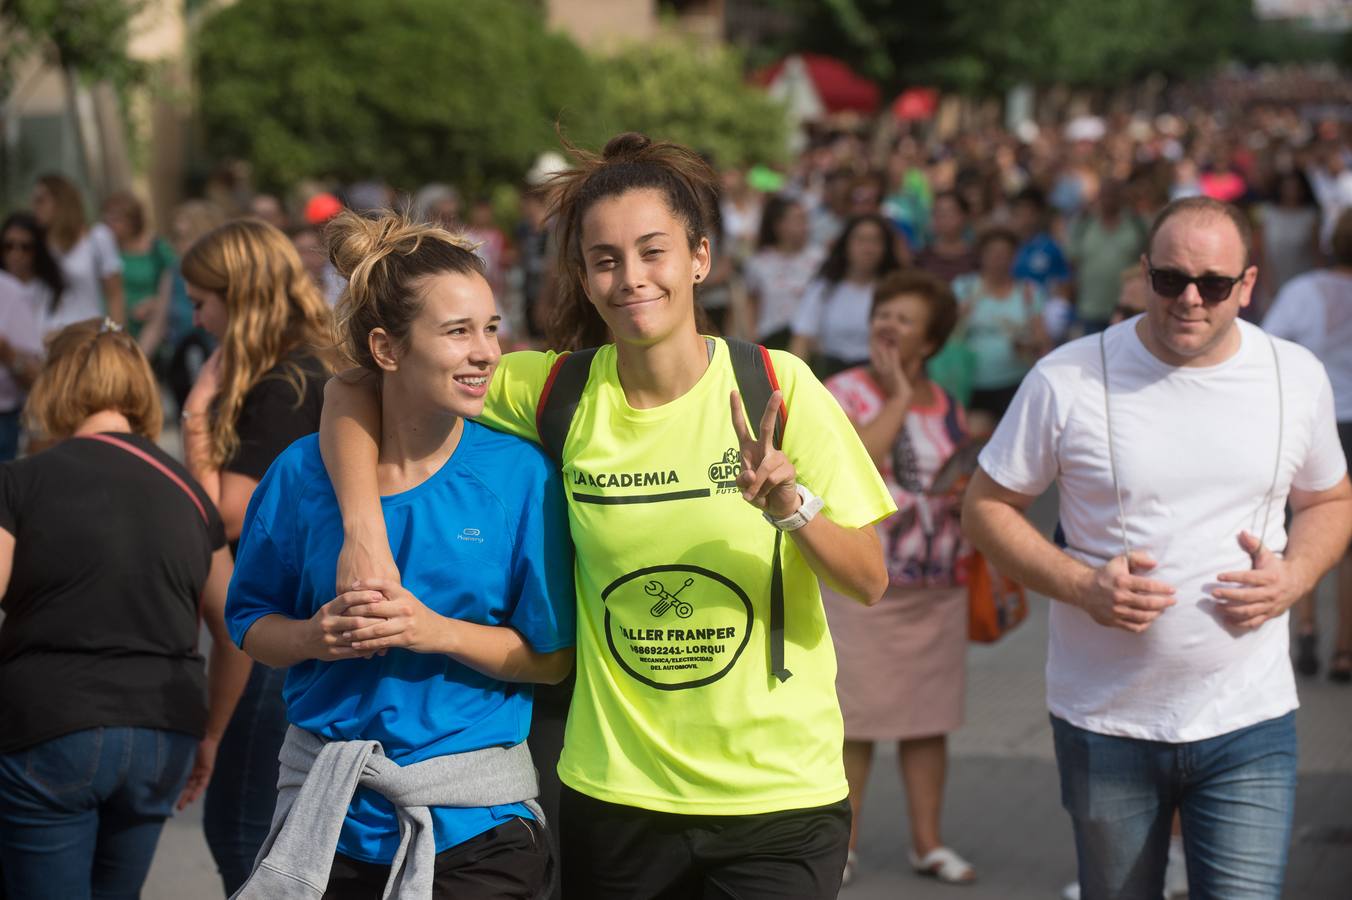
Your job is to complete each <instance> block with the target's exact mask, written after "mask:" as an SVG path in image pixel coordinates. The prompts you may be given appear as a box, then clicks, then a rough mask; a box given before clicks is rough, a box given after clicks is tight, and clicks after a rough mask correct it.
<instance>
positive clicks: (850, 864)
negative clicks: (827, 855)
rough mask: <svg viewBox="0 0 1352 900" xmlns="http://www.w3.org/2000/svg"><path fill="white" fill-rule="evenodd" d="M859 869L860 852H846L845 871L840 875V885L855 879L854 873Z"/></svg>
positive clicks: (842, 885)
mask: <svg viewBox="0 0 1352 900" xmlns="http://www.w3.org/2000/svg"><path fill="white" fill-rule="evenodd" d="M858 870H859V854H858V853H855V852H854V851H853V850H850V851H849V852H847V853H846V854H845V871H844V872H843V873H842V874H841V876H840V886H841V887H844V886H845V885H847V884H849V883H850V882H851V881H854V873H855V872H857V871H858Z"/></svg>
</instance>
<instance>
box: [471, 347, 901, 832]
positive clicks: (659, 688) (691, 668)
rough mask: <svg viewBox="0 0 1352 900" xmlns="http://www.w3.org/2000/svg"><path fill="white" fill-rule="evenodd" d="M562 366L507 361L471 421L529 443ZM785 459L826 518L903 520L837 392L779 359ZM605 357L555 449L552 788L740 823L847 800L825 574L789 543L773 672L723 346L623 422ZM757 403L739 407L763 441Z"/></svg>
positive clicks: (757, 526) (759, 540)
mask: <svg viewBox="0 0 1352 900" xmlns="http://www.w3.org/2000/svg"><path fill="white" fill-rule="evenodd" d="M556 357H557V354H554V353H531V352H527V353H512V354H508V355H507V356H505V357H503V360H502V364H501V365H500V367H499V369H498V371H497V374H496V375H495V376H494V378H493V382H492V387H491V388H490V390H489V394H488V401H487V405H486V407H485V410H484V414H483V416H482V418H481V421H484V422H486V423H488V424H490V425H494V426H496V427H498V428H501V429H504V430H506V431H510V432H512V433H514V434H518V435H521V436H522V437H526V438H530V439H532V440H538V439H539V438H538V435H537V433H536V428H535V411H536V406H537V404H538V402H539V397H540V391H541V390H542V389H543V386H544V383H545V381H546V379H547V378H548V375H549V371H550V368H551V366H552V365H553V363H554V360H555V359H556ZM771 357H772V359H773V363H774V368H775V373H776V375H777V377H778V379H779V384H780V387H781V388H782V389H783V391H784V396H785V404H786V406H787V409H788V419H787V422H786V424H785V427H784V452H785V453H786V454H787V455H788V456H789V458H790V460H792V461H793V464H794V466H795V467H796V469H797V473H798V480H799V481H800V482H802V483H803V484H804V485H806V486H807V487H808V488H809V489H810V490H812V492H813V493H815V494H817V495H818V496H820V497H822V499H823V500H824V501H825V503H826V506H825V509H824V514H825V515H827V516H829V517H830V518H831V519H832V521H834V522H836V523H838V524H840V525H843V526H846V527H852V528H858V527H862V526H865V525H868V524H871V523H873V522H876V521H878V520H880V519H882V518H884V517H886V516H888V515H890V514H891V513H893V512H894V511H895V510H896V507H895V506H894V505H893V502H892V498H891V496H890V495H889V494H888V492H887V488H886V487H885V486H884V484H883V481H882V479H881V478H880V477H879V476H878V472H877V469H876V468H875V467H874V465H873V463H872V461H871V460H870V459H869V456H868V453H867V452H866V451H865V450H864V447H863V444H862V443H860V441H859V438H858V436H857V435H856V434H855V431H854V428H853V427H852V426H851V425H850V423H849V421H848V420H847V419H846V417H845V414H844V413H843V412H842V411H841V409H840V406H839V405H838V404H837V403H836V401H835V399H834V398H833V397H832V396H831V395H830V394H829V393H827V391H826V389H825V388H824V387H822V385H821V383H820V382H818V381H817V379H816V378H815V377H814V376H813V375H812V373H811V372H810V371H809V370H808V369H807V367H806V366H805V365H804V364H803V363H802V362H801V361H800V360H798V359H797V358H796V357H794V356H792V355H790V354H788V353H781V352H778V351H771ZM615 360H616V357H615V347H614V345H613V344H611V345H607V346H605V347H602V348H601V349H600V350H599V351H598V352H597V354H596V356H595V358H594V359H593V362H592V370H591V373H592V374H591V379H590V381H589V382H588V384H587V388H586V390H585V391H584V393H583V396H582V398H581V402H580V403H579V405H578V408H577V413H576V415H575V417H574V419H573V425H572V429H571V431H570V432H569V436H568V440H567V442H566V443H565V444H564V448H563V458H564V466H563V481H564V489H565V490H566V491H567V492H568V515H569V524H570V528H571V530H572V536H573V543H574V544H575V546H576V550H577V557H576V558H577V562H576V569H575V577H576V581H577V594H578V616H577V660H578V664H577V689H576V692H575V694H574V696H573V704H572V709H571V711H570V713H569V716H568V725H567V731H566V732H565V737H564V749H563V756H562V759H561V760H560V762H559V776H560V778H562V780H563V782H564V783H565V784H567V785H568V786H569V787H571V788H573V789H574V790H577V791H579V792H581V793H583V794H587V795H588V796H591V797H595V798H597V799H600V800H604V801H607V802H610V803H618V804H624V805H627V806H637V807H642V808H645V809H652V810H657V811H662V812H672V813H687V814H727V815H745V814H754V813H765V812H774V811H778V810H785V809H803V808H808V807H813V806H822V805H825V804H828V803H834V802H836V801H838V800H840V799H841V798H842V797H844V796H845V795H846V784H845V772H844V768H843V766H842V763H841V746H842V741H843V739H844V732H843V726H842V723H841V717H840V707H839V704H838V703H837V701H836V691H835V677H836V658H835V652H834V650H833V649H832V645H831V636H830V634H829V633H828V631H827V627H826V616H825V614H824V612H823V609H822V601H821V593H820V591H819V589H818V586H817V578H816V576H815V575H814V574H813V573H812V570H811V569H810V568H809V567H808V564H807V561H806V560H805V559H804V558H803V556H802V554H801V553H799V552H798V548H797V546H796V545H795V544H794V542H793V541H792V540H791V539H788V538H787V536H786V538H785V540H784V541H783V568H784V608H785V635H784V642H785V665H786V667H787V668H788V669H789V670H790V671H791V672H792V673H793V677H791V678H789V679H788V680H787V681H785V682H783V683H781V682H779V681H778V680H776V679H775V678H774V677H773V676H772V675H771V673H770V641H769V634H768V623H769V612H770V571H771V562H772V559H773V551H774V538H775V530H774V528H773V527H772V526H771V525H769V524H768V523H767V522H766V521H765V520H764V519H763V518H762V517H761V514H760V512H759V510H757V509H756V508H755V507H753V506H751V504H749V503H747V502H746V501H745V500H743V499H742V497H741V495H740V494H739V492H738V491H737V488H736V486H735V484H734V482H735V480H736V477H737V471H738V465H739V464H738V457H737V451H736V447H737V436H736V433H735V431H734V429H733V426H732V418H731V414H730V412H729V407H728V395H729V393H730V392H731V391H733V390H735V389H736V387H737V381H736V377H735V376H734V374H733V369H732V364H731V362H730V360H729V356H728V350H727V345H726V344H724V343H723V342H722V341H716V342H715V349H714V356H713V359H712V361H711V363H710V365H709V369H708V370H707V371H706V372H705V373H704V375H703V376H702V377H701V378H700V380H699V382H698V383H697V384H696V385H695V386H694V387H693V388H691V390H690V391H688V392H687V393H686V394H685V395H684V396H682V397H680V398H679V399H677V400H674V401H672V402H671V403H667V404H665V405H663V406H660V407H657V408H655V409H633V408H632V407H630V406H629V404H628V402H627V400H626V399H625V396H624V391H623V389H622V388H621V387H620V381H619V376H618V374H617V372H616V367H615ZM761 412H762V410H750V411H748V414H747V420H748V422H749V423H750V425H751V427H752V428H753V429H755V428H756V427H757V423H759V421H760V417H761Z"/></svg>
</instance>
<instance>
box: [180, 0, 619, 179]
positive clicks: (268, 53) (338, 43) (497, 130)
mask: <svg viewBox="0 0 1352 900" xmlns="http://www.w3.org/2000/svg"><path fill="white" fill-rule="evenodd" d="M196 46H197V47H198V55H197V77H198V82H199V86H200V103H201V112H202V119H203V122H204V125H205V130H206V135H207V139H208V142H209V146H210V148H211V150H212V151H213V153H215V154H218V155H220V156H233V157H238V158H243V159H247V160H249V161H250V162H251V163H252V164H253V166H254V169H255V172H256V174H257V176H258V178H259V181H260V182H261V183H262V184H265V185H270V186H273V187H278V186H285V185H288V184H291V183H293V182H294V181H296V180H297V179H300V178H303V177H310V176H330V177H336V178H341V179H357V178H366V177H382V178H386V179H388V180H390V181H391V182H393V183H396V184H400V185H404V186H412V185H414V184H417V183H419V182H423V181H430V180H445V179H454V180H456V181H457V182H459V183H461V184H463V185H465V186H467V187H469V188H471V189H475V190H477V189H480V188H483V187H485V186H487V185H490V184H493V183H500V182H504V181H508V180H512V179H515V178H517V177H519V176H520V173H521V172H522V171H524V170H525V169H526V168H528V167H529V165H530V162H531V160H532V158H533V156H534V155H535V154H536V153H537V152H539V151H540V150H542V149H546V148H549V147H552V146H557V139H556V137H555V135H554V126H555V122H556V121H558V120H559V119H560V117H562V120H563V122H564V123H565V124H566V125H568V126H569V128H570V131H571V132H572V133H574V134H576V135H577V137H578V139H580V140H586V141H594V140H595V139H596V132H595V131H594V130H593V129H592V127H591V122H592V121H593V120H594V119H593V111H594V110H595V109H596V108H597V106H598V105H599V104H600V102H601V99H602V98H601V90H600V86H599V84H598V82H597V79H596V77H595V72H594V69H593V67H592V65H591V63H590V62H589V60H588V59H587V58H586V56H585V55H584V54H583V53H582V51H581V50H580V49H578V48H577V46H576V45H574V44H573V43H572V42H571V41H569V40H568V39H567V38H565V37H563V36H561V35H556V34H551V33H549V32H547V31H546V30H545V26H544V23H543V20H542V18H541V17H540V16H539V14H538V10H537V9H535V8H534V6H533V5H532V4H530V3H526V2H521V0H457V2H455V3H445V2H444V0H391V2H387V3H370V2H367V0H287V2H285V3H277V2H273V0H240V2H238V3H236V4H234V5H232V6H229V7H226V8H224V9H222V10H220V11H219V12H217V13H215V14H214V15H212V16H211V17H210V18H209V19H208V20H207V21H206V22H204V23H203V26H202V28H201V29H200V31H199V32H198V34H197V37H196Z"/></svg>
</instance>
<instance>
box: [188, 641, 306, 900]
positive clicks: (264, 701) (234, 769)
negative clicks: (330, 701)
mask: <svg viewBox="0 0 1352 900" xmlns="http://www.w3.org/2000/svg"><path fill="white" fill-rule="evenodd" d="M285 681H286V670H285V669H271V668H268V667H267V666H265V665H263V664H261V663H254V665H253V669H252V670H251V671H250V673H249V681H248V684H246V685H245V687H244V693H243V694H242V695H241V696H240V698H239V705H238V706H236V707H235V714H234V715H233V716H232V717H231V718H230V725H229V726H228V727H227V728H226V729H225V734H224V735H223V736H222V737H221V747H220V751H219V752H218V753H217V756H216V769H215V771H214V772H213V773H212V776H211V784H210V785H208V786H207V794H206V800H205V805H204V806H203V809H202V831H203V833H204V834H205V836H206V839H207V847H208V848H209V849H210V850H211V857H212V859H214V860H215V861H216V868H217V870H218V871H219V872H220V874H221V881H222V882H224V884H225V895H226V896H227V897H228V896H230V895H231V894H233V893H235V891H237V890H239V888H240V886H241V885H242V884H244V882H245V881H246V880H247V879H248V877H249V873H251V872H252V871H253V865H254V858H255V857H256V856H258V850H259V848H260V847H262V846H263V841H264V839H265V838H267V836H268V828H269V826H271V825H272V812H273V809H274V808H275V807H276V806H277V754H278V753H279V752H280V751H281V749H282V741H283V740H284V739H285V738H286V701H284V700H283V699H282V684H283V683H284V682H285Z"/></svg>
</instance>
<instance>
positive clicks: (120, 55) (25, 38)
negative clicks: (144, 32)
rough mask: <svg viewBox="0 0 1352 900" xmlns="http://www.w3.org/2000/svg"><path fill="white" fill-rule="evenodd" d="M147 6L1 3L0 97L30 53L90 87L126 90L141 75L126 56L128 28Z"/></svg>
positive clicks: (57, 0) (139, 0) (93, 0)
mask: <svg viewBox="0 0 1352 900" xmlns="http://www.w3.org/2000/svg"><path fill="white" fill-rule="evenodd" d="M145 2H146V0H0V35H3V37H2V38H0V97H3V96H6V95H7V94H8V92H9V90H10V88H11V87H12V86H13V82H12V79H13V75H14V69H15V67H16V66H17V65H18V64H19V63H20V62H21V61H22V60H24V59H26V58H28V57H29V56H30V55H32V54H34V53H40V54H42V55H43V56H44V57H45V58H46V61H47V62H48V63H50V64H52V65H55V66H58V67H60V68H62V69H65V70H66V71H68V72H75V73H78V74H79V75H80V77H82V78H85V79H87V80H90V81H97V80H100V79H105V78H106V79H108V80H110V81H112V82H113V83H115V84H117V85H119V86H126V85H127V84H130V83H133V82H135V81H137V80H139V79H140V77H141V76H142V75H143V74H144V69H143V67H142V66H141V64H140V63H138V62H137V61H135V60H133V59H131V58H130V57H129V56H128V55H127V38H128V36H129V34H130V32H131V23H132V20H133V19H134V18H136V16H137V14H138V13H139V12H140V11H141V9H142V8H143V7H144V6H145Z"/></svg>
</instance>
